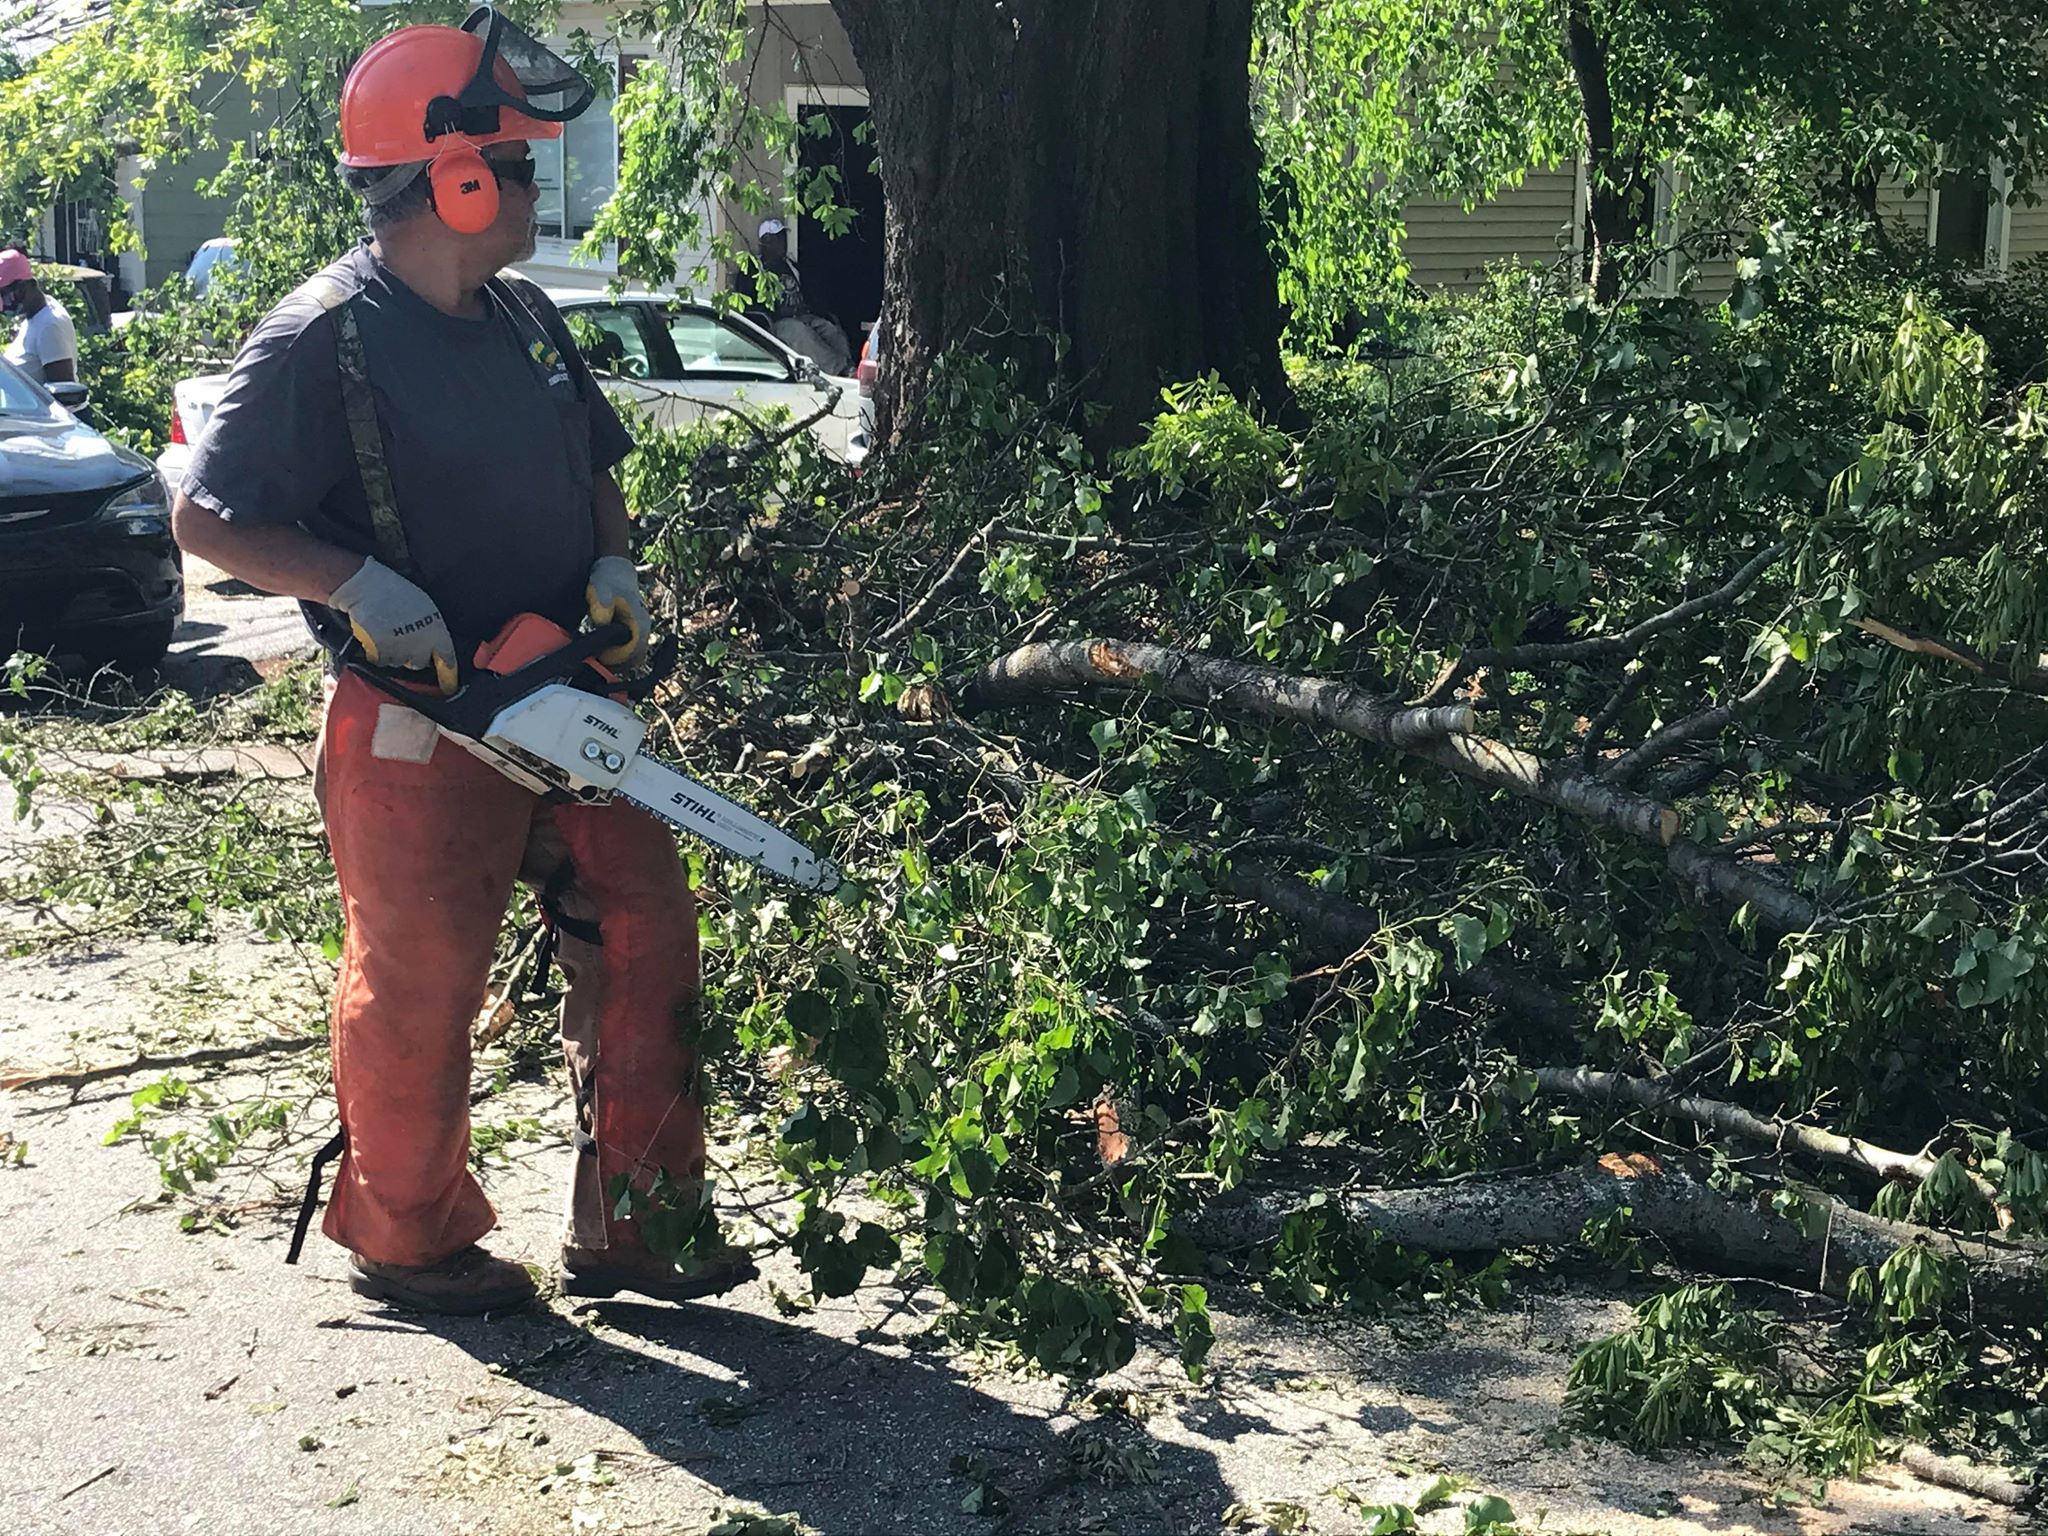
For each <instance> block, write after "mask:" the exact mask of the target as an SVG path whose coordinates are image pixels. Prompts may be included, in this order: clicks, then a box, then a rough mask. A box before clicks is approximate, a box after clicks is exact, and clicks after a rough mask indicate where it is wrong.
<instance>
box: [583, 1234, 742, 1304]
mask: <svg viewBox="0 0 2048 1536" xmlns="http://www.w3.org/2000/svg"><path fill="white" fill-rule="evenodd" d="M691 1259H692V1261H693V1263H694V1265H695V1268H694V1269H692V1270H690V1271H688V1272H685V1271H684V1270H681V1269H678V1268H677V1267H676V1266H675V1265H673V1264H671V1263H670V1262H669V1261H668V1260H667V1259H664V1258H661V1257H659V1256H658V1255H656V1254H653V1253H650V1252H648V1250H647V1249H645V1248H641V1247H637V1246H635V1247H619V1248H576V1247H568V1246H565V1247H564V1248H563V1249H562V1294H563V1295H564V1296H584V1297H597V1298H603V1297H606V1296H616V1295H618V1294H619V1292H621V1291H631V1292H633V1293H634V1294H635V1295H636V1296H651V1297H653V1298H654V1300H656V1301H695V1300H698V1299H699V1298H701V1297H705V1296H719V1295H723V1294H724V1293H725V1292H727V1291H729V1290H732V1289H733V1288H734V1287H736V1286H741V1285H745V1284H746V1283H747V1282H748V1281H749V1280H751V1279H753V1278H754V1277H755V1276H756V1275H757V1274H759V1273H760V1271H759V1270H758V1269H756V1268H755V1267H754V1261H753V1259H751V1258H750V1257H748V1255H747V1253H746V1251H745V1250H744V1249H741V1248H735V1247H733V1246H732V1245H731V1244H729V1243H721V1244H719V1245H718V1246H717V1247H716V1248H714V1249H712V1250H711V1251H709V1252H708V1253H704V1254H692V1255H691Z"/></svg>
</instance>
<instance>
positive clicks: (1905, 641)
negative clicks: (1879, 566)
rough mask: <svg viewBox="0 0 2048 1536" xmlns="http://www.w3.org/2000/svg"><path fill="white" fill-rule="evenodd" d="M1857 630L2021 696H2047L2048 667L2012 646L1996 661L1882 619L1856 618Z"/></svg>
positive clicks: (1960, 644)
mask: <svg viewBox="0 0 2048 1536" xmlns="http://www.w3.org/2000/svg"><path fill="white" fill-rule="evenodd" d="M1856 627H1857V628H1858V629H1860V630H1862V631H1863V633H1865V634H1866V635H1873V636H1875V637H1876V638H1877V639H1879V640H1882V641H1884V643H1885V644H1886V645H1893V646H1897V647H1898V648H1899V649H1900V650H1902V651H1911V652H1912V653H1913V654H1914V655H1916V656H1933V657H1936V658H1938V659H1939V660H1942V661H1952V662H1955V663H1956V664H1957V665H1958V666H1961V667H1967V668H1968V669H1969V670H1970V671H1972V672H1975V673H1977V674H1978V675H1979V676H1981V677H1996V678H1999V679H2001V680H2003V681H2005V682H2007V683H2010V684H2011V685H2012V686H2013V687H2014V688H2016V689H2018V690H2019V691H2020V692H2021V693H2032V694H2038V695H2041V696H2042V697H2048V667H2044V666H2043V665H2042V664H2041V660H2042V659H2041V658H2040V657H2038V656H2036V657H2034V658H2033V659H2031V660H2029V659H2028V658H2026V657H2024V656H2022V655H2021V654H2020V653H2019V652H2018V650H2017V649H2015V648H2014V647H2012V646H2007V647H2006V648H2005V650H2004V651H2002V652H2000V654H1999V655H1998V656H1997V657H1996V658H1992V657H1988V656H1986V655H1985V654H1984V653H1983V652H1982V651H1980V650H1978V649H1977V648H1976V647H1974V646H1970V645H1965V644H1964V643H1963V642H1962V641H1960V640H1945V639H1943V638H1942V637H1941V636H1939V635H1926V634H1921V633H1919V632H1917V631H1915V630H1910V629H1901V628H1899V627H1898V626H1896V625H1892V624H1887V623H1885V622H1884V620H1882V619H1858V620H1856Z"/></svg>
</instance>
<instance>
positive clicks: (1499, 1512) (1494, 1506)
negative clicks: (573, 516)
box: [1465, 1493, 1515, 1531]
mask: <svg viewBox="0 0 2048 1536" xmlns="http://www.w3.org/2000/svg"><path fill="white" fill-rule="evenodd" d="M1514 1522H1515V1512H1514V1510H1513V1508H1512V1507H1510V1506H1509V1504H1508V1501H1507V1500H1506V1499H1503V1498H1499V1497H1497V1496H1496V1495H1494V1494H1490V1493H1489V1494H1485V1495H1482V1496H1481V1497H1479V1498H1476V1499H1474V1500H1473V1501H1472V1502H1471V1503H1470V1504H1468V1505H1466V1506H1465V1529H1466V1530H1468V1531H1486V1530H1491V1529H1492V1528H1493V1527H1495V1526H1500V1525H1513V1524H1514Z"/></svg>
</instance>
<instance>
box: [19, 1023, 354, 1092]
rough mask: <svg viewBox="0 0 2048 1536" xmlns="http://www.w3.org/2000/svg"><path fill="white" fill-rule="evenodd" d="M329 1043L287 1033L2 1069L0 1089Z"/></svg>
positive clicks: (76, 1083) (63, 1084)
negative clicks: (61, 1065)
mask: <svg viewBox="0 0 2048 1536" xmlns="http://www.w3.org/2000/svg"><path fill="white" fill-rule="evenodd" d="M325 1044H327V1036H326V1035H325V1034H318V1035H287V1036H282V1037H276V1038H272V1039H269V1040H252V1041H250V1042H249V1043H248V1044H246V1045H216V1046H208V1047H206V1048H205V1049H204V1050H198V1051H180V1052H178V1053H177V1054H175V1055H168V1056H155V1055H147V1054H145V1055H141V1056H136V1057H132V1058H130V1059H129V1060H127V1061H118V1062H113V1063H110V1064H109V1065H107V1066H103V1067H81V1068H78V1069H77V1070H75V1071H70V1072H31V1071H15V1072H0V1090H4V1089H17V1090H18V1089H24V1088H83V1087H84V1086H85V1085H86V1084H88V1083H97V1082H102V1081H104V1080H105V1079H107V1078H110V1077H130V1076H133V1075H134V1074H135V1073H137V1072H174V1071H176V1070H177V1069H178V1068H180V1067H217V1066H222V1065H224V1064H225V1063H227V1062H231V1061H247V1060H249V1059H250V1058H251V1057H255V1056H289V1055H294V1054H296V1053H297V1052H299V1051H310V1050H315V1049H317V1048H319V1047H320V1046H324V1045H325Z"/></svg>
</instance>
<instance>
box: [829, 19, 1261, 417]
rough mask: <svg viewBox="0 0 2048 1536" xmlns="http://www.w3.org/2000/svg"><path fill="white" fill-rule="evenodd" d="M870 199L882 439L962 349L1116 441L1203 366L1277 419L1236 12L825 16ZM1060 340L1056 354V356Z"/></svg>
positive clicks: (1254, 152)
mask: <svg viewBox="0 0 2048 1536" xmlns="http://www.w3.org/2000/svg"><path fill="white" fill-rule="evenodd" d="M833 8H834V9H835V10H836V11H837V13H838V15H839V18H840V20H841V22H842V23H844V25H845V27H846V32H847V36H848V38H849V39H850V40H851V42H852V44H853V49H854V54H855V56H856V57H857V58H858V60H859V62H860V66H861V71H862V73H863V74H864V76H865V77H866V79H867V83H868V87H869V90H870V91H871V93H872V99H873V104H874V106H873V110H874V124H875V135H876V143H877V148H878V151H879V154H880V158H881V166H882V185H883V189H884V192H885V194H886V197H887V200H888V235H887V255H886V271H885V276H884V298H883V310H884V316H885V321H886V324H887V327H888V330H887V336H886V339H885V353H884V358H885V360H884V365H883V370H882V378H881V381H880V384H879V386H878V387H879V389H880V397H879V400H878V404H879V406H880V408H881V413H882V417H883V422H882V426H883V431H884V432H885V433H893V432H894V431H895V430H896V428H897V427H898V426H900V424H901V423H902V422H903V421H904V420H905V419H906V415H907V412H908V410H909V408H910V407H912V406H913V405H914V404H915V403H916V402H917V400H918V399H919V398H920V396H921V394H922V391H923V388H924V385H925V383H926V382H927V378H928V375H929V370H930V368H931V365H932V363H933V362H934V361H935V360H936V359H937V358H938V357H939V356H940V355H941V354H942V353H943V352H945V351H946V350H947V349H949V348H952V347H955V346H965V347H969V348H971V349H973V350H975V351H979V352H984V353H994V354H996V355H999V356H1003V357H1006V358H1008V359H1009V360H1011V361H1014V362H1015V363H1017V364H1018V365H1019V366H1020V368H1021V369H1022V372H1023V376H1024V380H1025V382H1026V384H1027V385H1029V386H1033V387H1041V388H1042V387H1046V386H1050V385H1053V384H1056V383H1062V382H1063V383H1067V384H1072V385H1075V386H1077V387H1078V389H1079V391H1080V392H1081V394H1082V395H1083V396H1084V397H1085V398H1086V400H1087V401H1089V402H1090V403H1091V404H1092V403H1099V404H1101V405H1103V406H1105V407H1106V408H1107V409H1106V414H1105V415H1103V416H1102V417H1101V419H1100V420H1099V422H1098V423H1097V435H1098V436H1099V437H1100V438H1101V439H1102V440H1103V441H1105V442H1108V441H1114V440H1116V439H1117V438H1119V437H1121V436H1124V435H1127V434H1128V433H1130V432H1131V431H1132V430H1133V429H1134V428H1135V427H1136V426H1137V425H1138V424H1139V423H1141V422H1142V421H1143V420H1145V418H1146V417H1147V416H1149V415H1150V414H1151V413H1152V412H1153V411H1154V410H1156V409H1157V406H1158V401H1159V389H1160V386H1161V385H1162V384H1163V383H1166V382H1169V381H1173V380H1180V379H1188V378H1193V377H1196V376H1199V375H1201V374H1204V373H1206V372H1208V371H1210V370H1212V369H1213V370H1214V371H1216V372H1217V373H1218V374H1219V375H1221V377H1222V378H1223V380H1224V382H1225V383H1227V384H1228V385H1230V386H1231V387H1232V388H1233V389H1236V390H1238V391H1239V392H1240V393H1242V394H1252V395H1256V396H1257V397H1258V398H1259V400H1260V401H1262V402H1263V403H1265V404H1266V405H1267V406H1268V407H1269V408H1272V407H1278V406H1281V405H1283V404H1284V403H1285V402H1286V400H1287V398H1288V397H1287V389H1286V382H1285V376H1284V375H1283V373H1282V371H1281V367H1280V357H1279V333H1280V309H1279V298H1278V293H1277V290H1276V287H1275V283H1274V277H1273V269H1272V262H1271V258H1270V256H1269V255H1268V252H1267V249H1266V237H1265V231H1264V227H1263V224H1262V221H1261V217H1260V214H1261V209H1260V201H1259V185H1258V171H1259V166H1258V149H1257V144H1256V142H1255V140H1254V138H1253V135H1252V127H1251V107H1250V84H1249V81H1250V71H1249V60H1250V50H1251V28H1252V0H997V3H991V4H984V5H961V4H958V3H957V0H833ZM1055 334H1056V335H1060V336H1064V337H1066V338H1068V340H1069V341H1070V343H1071V345H1070V346H1069V347H1068V348H1066V349H1065V350H1061V349H1060V348H1058V347H1056V346H1055V345H1054V344H1053V340H1052V337H1053V336H1054V335H1055Z"/></svg>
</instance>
